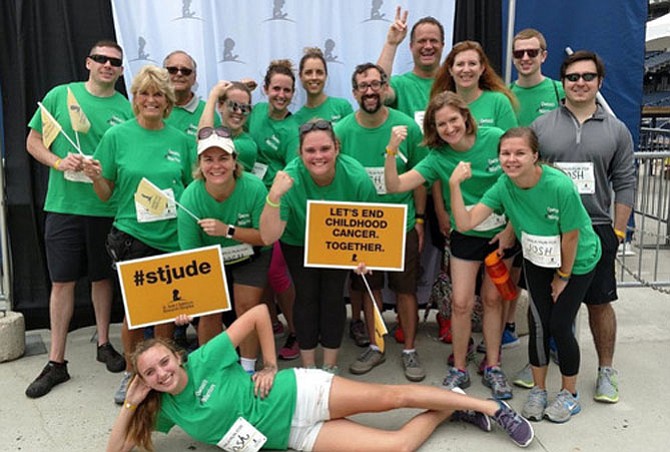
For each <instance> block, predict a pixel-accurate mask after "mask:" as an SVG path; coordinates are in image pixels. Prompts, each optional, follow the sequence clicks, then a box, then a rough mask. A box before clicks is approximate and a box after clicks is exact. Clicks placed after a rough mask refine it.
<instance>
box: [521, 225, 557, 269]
mask: <svg viewBox="0 0 670 452" xmlns="http://www.w3.org/2000/svg"><path fill="white" fill-rule="evenodd" d="M521 247H522V248H523V257H524V258H526V259H528V260H529V261H531V262H532V263H533V264H535V265H537V266H538V267H544V268H559V267H560V266H561V236H560V235H549V236H547V235H533V234H528V233H526V232H523V231H521Z"/></svg>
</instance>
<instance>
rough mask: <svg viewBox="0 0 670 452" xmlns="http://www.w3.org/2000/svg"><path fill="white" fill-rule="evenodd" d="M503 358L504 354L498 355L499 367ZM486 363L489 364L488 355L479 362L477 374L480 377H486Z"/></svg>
mask: <svg viewBox="0 0 670 452" xmlns="http://www.w3.org/2000/svg"><path fill="white" fill-rule="evenodd" d="M501 357H502V353H501V354H499V355H498V363H497V364H496V365H497V366H498V367H500V365H501V364H500V363H501V359H500V358H501ZM486 363H487V361H486V355H484V357H483V358H482V360H481V361H479V365H478V366H477V374H478V375H484V369H486Z"/></svg>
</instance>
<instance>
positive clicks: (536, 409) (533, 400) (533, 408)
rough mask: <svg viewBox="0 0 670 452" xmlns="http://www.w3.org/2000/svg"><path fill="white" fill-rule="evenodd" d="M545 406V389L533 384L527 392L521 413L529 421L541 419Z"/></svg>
mask: <svg viewBox="0 0 670 452" xmlns="http://www.w3.org/2000/svg"><path fill="white" fill-rule="evenodd" d="M545 408H547V390H546V389H540V388H538V387H537V386H535V387H533V389H531V390H530V392H529V393H528V399H527V400H526V403H525V404H524V405H523V410H521V415H522V416H523V417H525V418H526V419H528V420H530V421H541V420H542V418H543V417H544V410H545Z"/></svg>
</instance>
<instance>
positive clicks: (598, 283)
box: [584, 224, 619, 305]
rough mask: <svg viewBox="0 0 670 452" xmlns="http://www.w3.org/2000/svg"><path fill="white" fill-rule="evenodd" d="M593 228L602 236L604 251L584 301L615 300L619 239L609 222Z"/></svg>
mask: <svg viewBox="0 0 670 452" xmlns="http://www.w3.org/2000/svg"><path fill="white" fill-rule="evenodd" d="M593 230H594V231H595V232H596V235H597V236H598V237H599V238H600V244H601V245H602V250H603V252H602V256H600V260H599V261H598V263H597V264H596V267H595V273H594V275H593V280H592V281H591V285H590V286H589V290H588V291H587V292H586V296H585V297H584V303H586V304H590V305H598V304H606V303H609V302H611V301H615V300H616V299H617V298H618V296H617V292H616V270H615V268H614V262H615V261H616V253H617V250H618V249H619V239H618V238H617V236H616V234H615V233H614V228H612V226H611V225H609V224H597V225H593Z"/></svg>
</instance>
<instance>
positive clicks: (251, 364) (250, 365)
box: [240, 358, 256, 372]
mask: <svg viewBox="0 0 670 452" xmlns="http://www.w3.org/2000/svg"><path fill="white" fill-rule="evenodd" d="M240 364H241V365H242V369H244V370H246V371H247V372H255V371H256V360H255V359H251V358H240Z"/></svg>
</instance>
